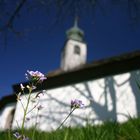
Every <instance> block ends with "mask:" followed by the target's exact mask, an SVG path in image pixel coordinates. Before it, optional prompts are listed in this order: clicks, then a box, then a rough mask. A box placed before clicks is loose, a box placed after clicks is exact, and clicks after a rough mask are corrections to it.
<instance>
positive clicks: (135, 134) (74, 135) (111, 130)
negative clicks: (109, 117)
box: [0, 118, 140, 140]
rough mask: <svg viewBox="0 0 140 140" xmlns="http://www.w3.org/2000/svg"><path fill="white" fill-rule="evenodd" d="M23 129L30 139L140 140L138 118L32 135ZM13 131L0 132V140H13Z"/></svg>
mask: <svg viewBox="0 0 140 140" xmlns="http://www.w3.org/2000/svg"><path fill="white" fill-rule="evenodd" d="M33 130H34V129H29V130H25V132H24V133H25V134H26V136H28V137H29V138H31V139H32V140H140V118H138V119H131V118H130V119H129V121H127V122H125V123H122V124H119V123H117V122H105V123H104V124H102V125H96V126H94V125H93V126H92V125H87V126H86V127H75V128H71V127H68V128H64V127H63V128H62V129H59V130H57V131H54V132H42V131H36V132H35V135H34V137H33V136H32V131H33ZM13 133H14V132H11V131H9V132H8V131H5V132H0V140H15V138H14V137H12V135H13Z"/></svg>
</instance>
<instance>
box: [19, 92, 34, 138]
mask: <svg viewBox="0 0 140 140" xmlns="http://www.w3.org/2000/svg"><path fill="white" fill-rule="evenodd" d="M31 92H32V91H31V90H29V96H28V100H27V105H26V108H25V110H24V115H23V121H22V126H21V131H22V135H23V134H24V124H25V119H26V113H27V110H28V106H29V102H30V97H31Z"/></svg>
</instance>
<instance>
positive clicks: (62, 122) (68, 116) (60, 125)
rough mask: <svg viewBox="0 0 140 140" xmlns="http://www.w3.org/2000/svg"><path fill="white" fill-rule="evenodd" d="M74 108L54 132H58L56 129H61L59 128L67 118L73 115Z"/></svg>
mask: <svg viewBox="0 0 140 140" xmlns="http://www.w3.org/2000/svg"><path fill="white" fill-rule="evenodd" d="M75 109H76V108H73V109H72V110H71V112H70V113H69V114H68V116H67V117H66V118H65V119H64V120H63V121H62V123H61V124H60V125H59V127H58V128H57V129H56V130H58V129H60V128H61V126H62V125H63V124H64V123H65V121H66V120H67V119H68V118H69V116H70V115H71V114H72V113H73V111H74V110H75Z"/></svg>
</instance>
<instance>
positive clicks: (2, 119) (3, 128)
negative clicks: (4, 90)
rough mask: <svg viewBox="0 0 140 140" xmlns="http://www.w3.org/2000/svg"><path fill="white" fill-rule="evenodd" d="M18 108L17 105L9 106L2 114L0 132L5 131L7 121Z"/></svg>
mask: <svg viewBox="0 0 140 140" xmlns="http://www.w3.org/2000/svg"><path fill="white" fill-rule="evenodd" d="M15 107H16V105H15V103H12V104H8V105H7V106H6V107H5V108H4V109H3V110H2V112H1V116H0V130H5V125H6V121H7V118H8V115H9V114H10V112H11V111H12V110H13V109H14V108H15Z"/></svg>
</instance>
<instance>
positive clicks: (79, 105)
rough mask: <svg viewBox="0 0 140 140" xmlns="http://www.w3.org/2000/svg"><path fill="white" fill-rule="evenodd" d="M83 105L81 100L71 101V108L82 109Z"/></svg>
mask: <svg viewBox="0 0 140 140" xmlns="http://www.w3.org/2000/svg"><path fill="white" fill-rule="evenodd" d="M83 107H84V104H83V103H82V101H81V100H78V99H75V100H71V108H74V109H76V108H83Z"/></svg>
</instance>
